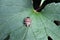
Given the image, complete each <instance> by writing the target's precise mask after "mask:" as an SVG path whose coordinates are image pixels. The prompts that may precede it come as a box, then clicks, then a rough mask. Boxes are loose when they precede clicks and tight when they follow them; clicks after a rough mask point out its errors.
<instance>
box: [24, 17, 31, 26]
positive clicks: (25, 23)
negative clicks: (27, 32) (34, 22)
mask: <svg viewBox="0 0 60 40" xmlns="http://www.w3.org/2000/svg"><path fill="white" fill-rule="evenodd" d="M23 23H24V25H25V26H26V27H28V26H30V24H31V19H30V17H26V18H24V21H23Z"/></svg>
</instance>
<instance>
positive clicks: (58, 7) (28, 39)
mask: <svg viewBox="0 0 60 40" xmlns="http://www.w3.org/2000/svg"><path fill="white" fill-rule="evenodd" d="M26 17H30V19H31V20H32V22H31V25H30V27H26V26H25V25H24V24H23V19H24V18H26ZM54 20H58V21H60V3H56V4H55V3H52V4H48V5H47V6H46V7H45V8H44V9H43V10H42V11H41V12H39V13H38V12H34V11H33V6H32V1H31V0H0V40H48V36H50V37H51V38H52V39H53V40H60V27H59V26H57V25H56V24H55V23H54Z"/></svg>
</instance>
